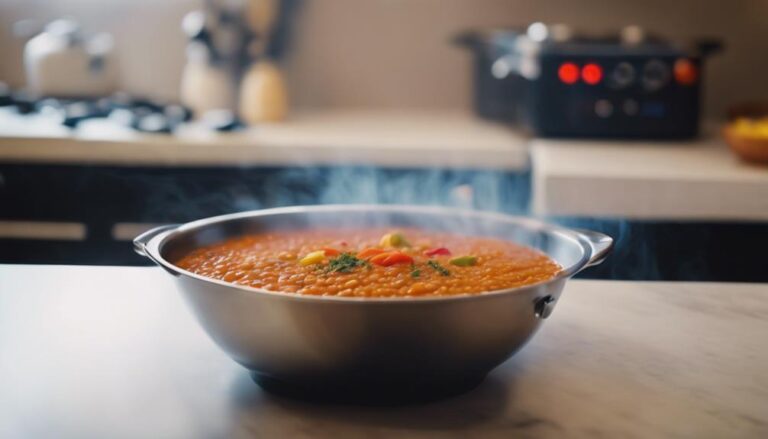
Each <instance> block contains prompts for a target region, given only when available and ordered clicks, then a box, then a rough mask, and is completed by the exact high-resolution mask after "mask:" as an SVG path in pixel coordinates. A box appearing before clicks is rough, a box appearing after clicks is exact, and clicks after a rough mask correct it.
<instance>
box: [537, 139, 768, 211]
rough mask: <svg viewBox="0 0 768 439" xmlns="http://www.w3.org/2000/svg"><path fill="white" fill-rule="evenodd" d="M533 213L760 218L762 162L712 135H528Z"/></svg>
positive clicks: (767, 192) (764, 206)
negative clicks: (662, 138) (627, 138)
mask: <svg viewBox="0 0 768 439" xmlns="http://www.w3.org/2000/svg"><path fill="white" fill-rule="evenodd" d="M531 155H532V159H531V162H532V164H533V170H532V175H533V195H532V208H533V212H534V213H535V214H538V215H560V216H576V217H579V216H584V217H594V216H597V217H607V218H610V217H613V218H633V219H662V220H677V219H679V220H710V221H712V220H714V221H717V220H735V221H766V220H768V167H766V166H759V165H751V164H747V163H744V162H742V161H740V160H738V159H737V157H736V156H735V155H734V154H733V153H732V152H731V151H730V150H728V147H727V145H726V144H725V142H724V141H723V140H722V139H721V137H720V136H719V135H718V134H717V133H716V132H710V133H709V134H708V135H707V136H705V137H704V138H703V139H701V140H697V141H692V142H616V141H604V142H601V141H573V140H540V139H536V140H532V141H531Z"/></svg>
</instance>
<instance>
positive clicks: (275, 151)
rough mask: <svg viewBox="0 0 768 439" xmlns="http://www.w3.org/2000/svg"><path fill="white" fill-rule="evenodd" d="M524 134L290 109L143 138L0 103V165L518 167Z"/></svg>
mask: <svg viewBox="0 0 768 439" xmlns="http://www.w3.org/2000/svg"><path fill="white" fill-rule="evenodd" d="M527 140H528V139H527V137H526V136H524V135H523V134H521V133H520V132H518V131H515V130H513V129H511V128H509V127H505V126H503V125H499V124H494V123H491V122H487V121H483V120H481V119H478V118H476V117H474V116H472V115H470V114H467V113H462V112H451V111H448V112H420V111H377V110H337V111H315V112H297V113H296V114H294V115H292V117H291V119H289V120H288V121H286V122H284V123H276V124H264V125H259V126H257V127H253V128H249V129H246V130H241V131H235V132H231V133H224V134H218V133H214V132H211V131H209V130H206V129H203V128H201V127H199V126H187V127H184V128H183V129H181V130H179V131H178V132H177V133H175V134H174V135H164V134H143V133H138V132H135V131H133V130H130V129H127V128H123V127H121V126H119V125H117V124H115V123H113V122H111V121H109V120H107V119H94V120H90V121H86V122H83V123H82V124H81V125H80V126H79V127H78V128H77V129H76V130H69V129H67V128H65V127H63V126H61V125H59V124H57V123H56V122H55V120H52V119H51V118H50V117H45V116H43V115H31V116H19V115H17V114H15V113H14V112H13V111H11V110H10V109H3V108H0V162H23V163H30V162H31V163H35V162H38V163H74V164H83V163H98V164H109V165H118V166H120V165H149V166H179V165H191V166H195V165H200V166H217V165H238V166H247V165H267V166H268V165H275V166H312V165H323V164H332V165H337V164H345V163H348V164H363V165H373V166H393V167H406V168H412V167H424V166H428V167H460V168H491V169H506V170H520V169H527V167H528V149H527Z"/></svg>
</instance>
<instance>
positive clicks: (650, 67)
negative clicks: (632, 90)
mask: <svg viewBox="0 0 768 439" xmlns="http://www.w3.org/2000/svg"><path fill="white" fill-rule="evenodd" d="M669 78H670V71H669V66H667V64H666V63H664V61H661V60H658V59H652V60H650V61H648V62H647V63H646V64H645V67H644V68H643V87H645V89H646V90H648V91H656V90H659V89H660V88H662V87H664V86H665V85H667V83H668V82H669Z"/></svg>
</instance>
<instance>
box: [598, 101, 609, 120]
mask: <svg viewBox="0 0 768 439" xmlns="http://www.w3.org/2000/svg"><path fill="white" fill-rule="evenodd" d="M595 114H597V116H598V117H601V118H603V119H605V118H607V117H610V116H611V115H612V114H613V104H612V103H611V101H609V100H607V99H600V100H598V101H597V102H595Z"/></svg>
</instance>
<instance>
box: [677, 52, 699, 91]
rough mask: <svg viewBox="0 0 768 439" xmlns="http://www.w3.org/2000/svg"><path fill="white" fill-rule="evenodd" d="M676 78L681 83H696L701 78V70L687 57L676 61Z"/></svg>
mask: <svg viewBox="0 0 768 439" xmlns="http://www.w3.org/2000/svg"><path fill="white" fill-rule="evenodd" d="M674 72H675V79H676V80H677V82H678V84H681V85H694V84H696V81H698V79H699V71H698V69H697V68H696V65H695V64H694V63H693V62H692V61H690V60H687V59H685V58H681V59H678V60H677V61H675V67H674Z"/></svg>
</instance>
